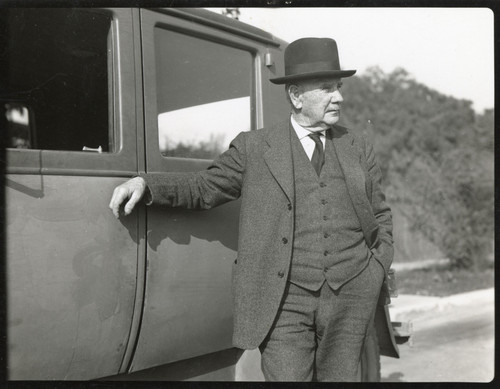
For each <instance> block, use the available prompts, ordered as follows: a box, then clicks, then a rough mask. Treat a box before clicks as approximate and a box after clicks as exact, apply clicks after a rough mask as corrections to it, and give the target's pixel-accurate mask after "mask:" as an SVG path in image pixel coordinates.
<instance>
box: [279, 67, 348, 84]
mask: <svg viewBox="0 0 500 389" xmlns="http://www.w3.org/2000/svg"><path fill="white" fill-rule="evenodd" d="M354 73H356V70H330V71H323V72H312V73H303V74H291V75H289V76H284V77H277V78H271V79H270V80H269V81H271V82H272V83H273V84H286V83H288V82H291V81H300V80H307V79H311V78H326V77H338V78H344V77H351V76H352V75H354Z"/></svg>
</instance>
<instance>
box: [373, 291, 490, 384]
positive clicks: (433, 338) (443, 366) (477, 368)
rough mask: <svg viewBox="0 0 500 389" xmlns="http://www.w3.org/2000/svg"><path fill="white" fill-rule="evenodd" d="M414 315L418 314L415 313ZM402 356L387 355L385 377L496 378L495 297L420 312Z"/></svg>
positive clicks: (430, 379) (435, 379)
mask: <svg viewBox="0 0 500 389" xmlns="http://www.w3.org/2000/svg"><path fill="white" fill-rule="evenodd" d="M413 316H415V315H413ZM412 322H413V339H412V345H407V344H405V345H400V346H399V349H400V354H401V359H394V358H388V357H382V360H381V365H382V371H381V373H382V382H490V381H491V380H492V379H493V378H494V335H495V329H494V300H493V292H492V293H491V296H490V297H488V299H486V301H481V302H478V301H471V303H469V304H464V305H458V306H447V307H444V308H442V309H435V310H432V311H430V312H426V313H425V314H419V315H416V317H414V318H413V319H412Z"/></svg>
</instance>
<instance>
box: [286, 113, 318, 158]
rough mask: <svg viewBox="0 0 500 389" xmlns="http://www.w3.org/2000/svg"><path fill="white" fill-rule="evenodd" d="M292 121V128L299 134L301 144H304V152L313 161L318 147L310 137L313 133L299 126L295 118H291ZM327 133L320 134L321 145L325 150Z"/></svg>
mask: <svg viewBox="0 0 500 389" xmlns="http://www.w3.org/2000/svg"><path fill="white" fill-rule="evenodd" d="M291 119H292V127H293V129H294V130H295V132H296V133H297V136H298V137H299V140H300V143H301V144H302V147H303V148H304V151H305V152H306V154H307V156H308V157H309V160H311V158H312V155H313V152H314V148H315V147H316V143H314V141H313V140H312V139H311V138H310V137H309V134H310V133H312V131H309V130H308V129H306V128H304V127H302V126H301V125H300V124H298V123H297V122H296V121H295V119H294V118H293V116H292V117H291ZM325 131H326V130H322V131H319V132H318V133H319V134H320V137H319V139H321V143H323V149H324V148H325Z"/></svg>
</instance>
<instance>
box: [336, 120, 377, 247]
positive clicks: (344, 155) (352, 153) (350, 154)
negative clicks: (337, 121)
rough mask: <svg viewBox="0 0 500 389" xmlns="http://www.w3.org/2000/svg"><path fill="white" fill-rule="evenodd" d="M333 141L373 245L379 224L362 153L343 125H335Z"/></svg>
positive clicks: (370, 242)
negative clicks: (370, 197) (369, 190)
mask: <svg viewBox="0 0 500 389" xmlns="http://www.w3.org/2000/svg"><path fill="white" fill-rule="evenodd" d="M332 141H333V146H334V147H335V151H336V153H337V157H338V159H339V163H340V168H341V170H342V172H343V174H344V178H345V183H346V186H347V191H348V192H349V197H350V198H351V201H352V203H353V206H354V210H355V212H356V214H357V215H358V219H359V222H360V224H361V228H362V230H363V233H364V235H365V238H366V240H367V242H368V245H369V246H371V244H372V240H373V239H372V236H371V235H372V231H373V230H374V229H375V228H377V225H378V224H377V221H376V219H375V217H374V215H373V211H372V207H371V204H370V203H369V201H368V196H367V194H366V186H365V180H366V179H367V177H365V173H364V171H363V168H362V165H361V158H362V155H361V153H360V151H359V150H358V148H357V147H356V145H355V144H354V137H353V136H352V135H351V134H349V133H348V132H347V131H346V130H345V129H343V128H342V127H339V126H334V127H333V130H332Z"/></svg>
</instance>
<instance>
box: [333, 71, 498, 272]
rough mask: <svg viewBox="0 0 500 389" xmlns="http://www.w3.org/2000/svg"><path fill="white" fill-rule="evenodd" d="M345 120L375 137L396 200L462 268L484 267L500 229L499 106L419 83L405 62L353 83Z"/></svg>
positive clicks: (347, 84)
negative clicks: (482, 107) (497, 222)
mask: <svg viewBox="0 0 500 389" xmlns="http://www.w3.org/2000/svg"><path fill="white" fill-rule="evenodd" d="M344 85H345V87H344V91H343V94H344V98H345V103H344V105H343V112H344V117H343V121H344V123H343V124H344V125H347V126H348V127H352V128H357V129H360V130H361V131H363V132H364V133H366V134H367V135H368V137H371V138H372V140H373V141H374V145H375V149H376V152H377V156H378V159H379V163H380V166H381V169H382V171H383V175H384V185H385V187H386V193H387V195H388V197H389V200H390V201H391V202H392V203H393V204H395V203H397V204H398V205H402V206H403V209H404V210H405V212H406V216H407V217H408V218H409V219H410V220H411V226H412V228H413V229H415V230H420V231H421V232H422V233H423V234H424V235H425V236H426V237H427V238H428V239H429V240H431V241H432V242H433V243H434V244H436V245H437V246H438V247H439V248H440V249H441V250H442V251H443V253H445V254H446V255H447V256H448V257H449V258H450V260H451V261H452V263H453V264H454V265H455V266H458V267H466V268H469V267H472V266H474V267H476V268H477V267H482V266H484V264H485V261H486V258H487V256H488V255H489V254H490V253H491V251H492V243H493V231H494V218H493V212H494V185H493V165H494V163H493V161H494V140H493V129H494V127H493V125H494V124H493V123H494V119H493V110H486V111H485V112H484V113H483V114H481V115H478V114H476V113H475V112H474V111H473V109H472V107H471V102H470V101H467V100H458V99H455V98H453V97H450V96H445V95H443V94H441V93H439V92H437V91H435V90H432V89H430V88H429V87H427V86H425V85H423V84H421V83H418V82H417V81H416V80H415V79H414V78H413V77H412V76H411V75H410V74H409V73H408V72H406V71H405V70H404V69H401V68H400V69H396V70H395V71H393V72H392V73H390V74H385V73H383V72H382V71H381V70H380V69H379V68H371V69H369V70H368V71H367V72H366V73H365V74H364V75H363V76H361V77H353V78H352V79H349V80H348V81H347V82H345V84H344Z"/></svg>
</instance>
